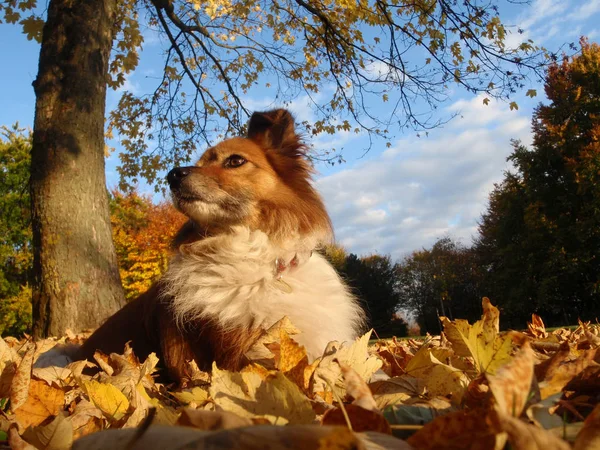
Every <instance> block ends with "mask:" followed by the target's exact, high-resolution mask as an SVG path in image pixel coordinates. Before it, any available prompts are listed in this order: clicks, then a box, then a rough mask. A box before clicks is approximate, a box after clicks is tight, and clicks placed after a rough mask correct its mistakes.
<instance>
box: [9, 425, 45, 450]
mask: <svg viewBox="0 0 600 450" xmlns="http://www.w3.org/2000/svg"><path fill="white" fill-rule="evenodd" d="M8 445H9V446H10V448H11V449H12V450H38V449H37V448H35V447H34V446H33V445H31V444H29V443H27V442H26V441H24V440H23V439H22V438H21V436H19V431H18V430H17V426H16V425H13V426H11V427H10V428H9V429H8Z"/></svg>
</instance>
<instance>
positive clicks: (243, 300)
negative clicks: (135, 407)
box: [75, 109, 364, 381]
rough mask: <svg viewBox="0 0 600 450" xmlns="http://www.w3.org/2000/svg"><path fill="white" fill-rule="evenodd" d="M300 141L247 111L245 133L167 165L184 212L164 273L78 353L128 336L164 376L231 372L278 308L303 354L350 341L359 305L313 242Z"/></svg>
mask: <svg viewBox="0 0 600 450" xmlns="http://www.w3.org/2000/svg"><path fill="white" fill-rule="evenodd" d="M306 152H307V148H306V146H305V144H303V142H302V140H301V139H300V137H299V135H298V133H297V132H296V129H295V125H294V119H293V117H292V115H291V114H290V113H289V112H288V111H286V110H283V109H278V110H273V111H268V112H256V113H254V114H253V115H252V117H251V119H250V121H249V124H248V131H247V136H245V137H234V138H231V139H227V140H225V141H223V142H221V143H219V144H217V145H215V146H214V147H211V148H209V149H208V150H206V152H205V153H204V154H203V155H202V157H201V158H200V160H199V161H198V163H197V164H196V165H195V166H190V167H179V168H175V169H173V170H171V171H170V172H169V174H168V176H167V181H168V184H169V186H170V189H171V194H172V198H173V202H174V204H175V206H176V207H177V209H179V210H180V211H181V212H182V213H184V214H185V215H186V216H187V217H188V218H189V222H187V223H186V224H185V225H184V226H183V227H182V229H181V230H180V231H179V232H178V234H177V236H176V238H175V241H174V244H175V245H176V247H177V248H178V251H177V253H176V255H175V256H174V257H173V259H172V261H171V262H170V265H169V268H168V270H167V272H166V273H165V274H164V275H163V276H162V278H161V279H160V280H159V281H158V282H156V283H155V284H154V285H153V286H152V287H151V288H150V289H149V290H148V291H147V292H146V293H144V294H142V295H141V296H140V297H138V298H137V299H135V300H134V301H132V302H130V303H129V304H127V305H126V306H124V307H123V308H122V309H121V310H120V311H118V312H117V313H115V314H114V315H113V316H112V317H110V318H109V319H108V320H107V321H106V322H105V323H104V324H103V325H102V326H100V328H98V329H97V330H96V331H95V332H94V333H93V334H92V335H91V336H90V337H89V339H87V341H86V342H85V343H84V344H83V345H82V346H81V348H80V349H79V350H78V351H77V353H76V355H75V358H76V359H90V360H91V359H92V358H93V356H94V353H95V352H96V351H97V350H100V351H102V352H104V353H107V354H108V353H111V352H117V353H120V352H122V351H123V348H124V345H125V343H126V342H130V343H131V346H132V348H133V350H134V353H135V354H136V355H137V356H138V357H140V358H145V357H146V356H147V355H148V354H150V353H151V352H155V353H156V354H157V355H158V356H159V358H160V360H161V361H162V364H163V365H164V367H165V368H166V370H167V374H168V378H169V379H171V380H173V381H180V380H182V379H184V378H185V377H187V376H189V374H188V373H187V371H188V370H189V369H188V368H189V364H188V362H189V361H191V360H194V361H195V362H196V363H197V365H198V367H199V368H200V369H203V370H210V368H211V366H212V363H213V362H216V364H217V366H218V367H220V368H224V369H228V370H239V369H240V368H241V367H243V365H244V364H245V363H246V361H245V356H244V355H245V353H246V352H247V351H248V350H249V349H250V347H251V346H252V345H253V344H254V343H255V341H256V340H257V339H258V337H259V336H260V335H261V333H262V332H263V331H264V330H265V329H267V328H269V327H270V326H271V325H273V324H275V323H276V322H277V321H279V320H280V319H282V318H283V317H284V316H287V317H288V318H289V319H290V320H291V322H292V324H293V325H294V326H295V327H296V328H297V329H298V330H299V331H300V333H299V334H298V335H296V336H294V339H295V340H297V341H298V343H300V344H301V345H303V346H304V347H305V348H306V350H307V353H308V355H309V356H310V357H311V358H316V357H319V356H321V355H322V353H323V351H324V350H325V348H326V346H327V344H328V343H329V342H330V341H338V342H340V343H341V342H347V343H350V342H352V341H354V339H355V338H356V337H357V336H358V333H359V332H360V331H361V329H362V327H363V324H364V312H363V310H362V309H361V307H360V306H359V304H358V302H357V300H356V298H355V297H354V296H353V295H352V294H351V293H350V291H349V289H348V288H347V286H346V285H345V284H344V282H343V281H342V280H341V279H340V277H339V276H338V274H337V273H336V271H335V269H334V268H333V267H332V266H331V264H330V263H329V262H327V260H326V259H325V258H324V257H323V256H322V255H321V254H319V253H318V252H317V251H316V250H317V248H318V247H319V246H322V245H323V244H326V243H329V242H330V241H331V239H332V234H333V233H332V225H331V221H330V219H329V216H328V214H327V212H326V210H325V207H324V204H323V201H322V200H321V198H320V196H319V194H318V193H317V192H316V190H315V189H314V187H313V185H312V174H313V169H312V165H311V164H310V161H309V159H308V158H307V153H306Z"/></svg>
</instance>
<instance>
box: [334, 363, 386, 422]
mask: <svg viewBox="0 0 600 450" xmlns="http://www.w3.org/2000/svg"><path fill="white" fill-rule="evenodd" d="M338 364H339V365H340V369H341V370H342V376H343V377H344V382H345V383H346V392H347V394H348V395H349V396H350V397H352V398H353V399H354V401H353V402H352V404H353V405H356V406H360V407H361V408H363V409H366V410H369V411H377V412H379V408H378V407H377V403H376V402H375V399H374V398H373V394H372V393H371V390H370V389H369V386H367V383H366V382H365V380H363V379H362V378H361V377H360V375H359V374H358V373H356V370H354V369H353V368H352V367H350V366H349V365H348V364H344V363H343V362H341V361H338ZM374 431H379V430H374Z"/></svg>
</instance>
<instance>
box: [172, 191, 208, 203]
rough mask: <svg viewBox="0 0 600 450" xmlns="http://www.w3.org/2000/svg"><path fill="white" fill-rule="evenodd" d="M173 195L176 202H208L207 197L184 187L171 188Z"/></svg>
mask: <svg viewBox="0 0 600 450" xmlns="http://www.w3.org/2000/svg"><path fill="white" fill-rule="evenodd" d="M171 196H172V197H173V201H174V203H176V204H179V205H181V204H190V203H195V202H206V198H205V197H204V196H202V195H199V194H197V193H195V192H188V191H186V190H183V189H171Z"/></svg>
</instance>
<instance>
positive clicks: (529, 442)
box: [490, 410, 571, 450]
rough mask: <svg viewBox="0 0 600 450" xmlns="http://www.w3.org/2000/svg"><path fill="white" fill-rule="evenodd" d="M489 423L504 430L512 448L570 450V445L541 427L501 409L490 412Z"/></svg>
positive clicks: (517, 449) (498, 429)
mask: <svg viewBox="0 0 600 450" xmlns="http://www.w3.org/2000/svg"><path fill="white" fill-rule="evenodd" d="M490 418H491V423H492V424H493V426H494V427H495V428H496V430H497V431H501V432H505V433H507V435H508V441H509V442H510V445H511V448H512V449H514V450H570V449H571V446H570V445H569V444H568V443H567V442H566V441H563V440H562V439H560V438H558V437H556V436H555V435H554V434H552V433H550V432H549V431H547V430H544V429H543V428H539V427H536V426H535V425H529V424H528V423H525V422H523V421H522V420H520V419H517V418H515V417H512V416H511V415H509V414H506V413H504V412H502V411H498V410H496V411H493V412H492V413H491V417H490Z"/></svg>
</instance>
